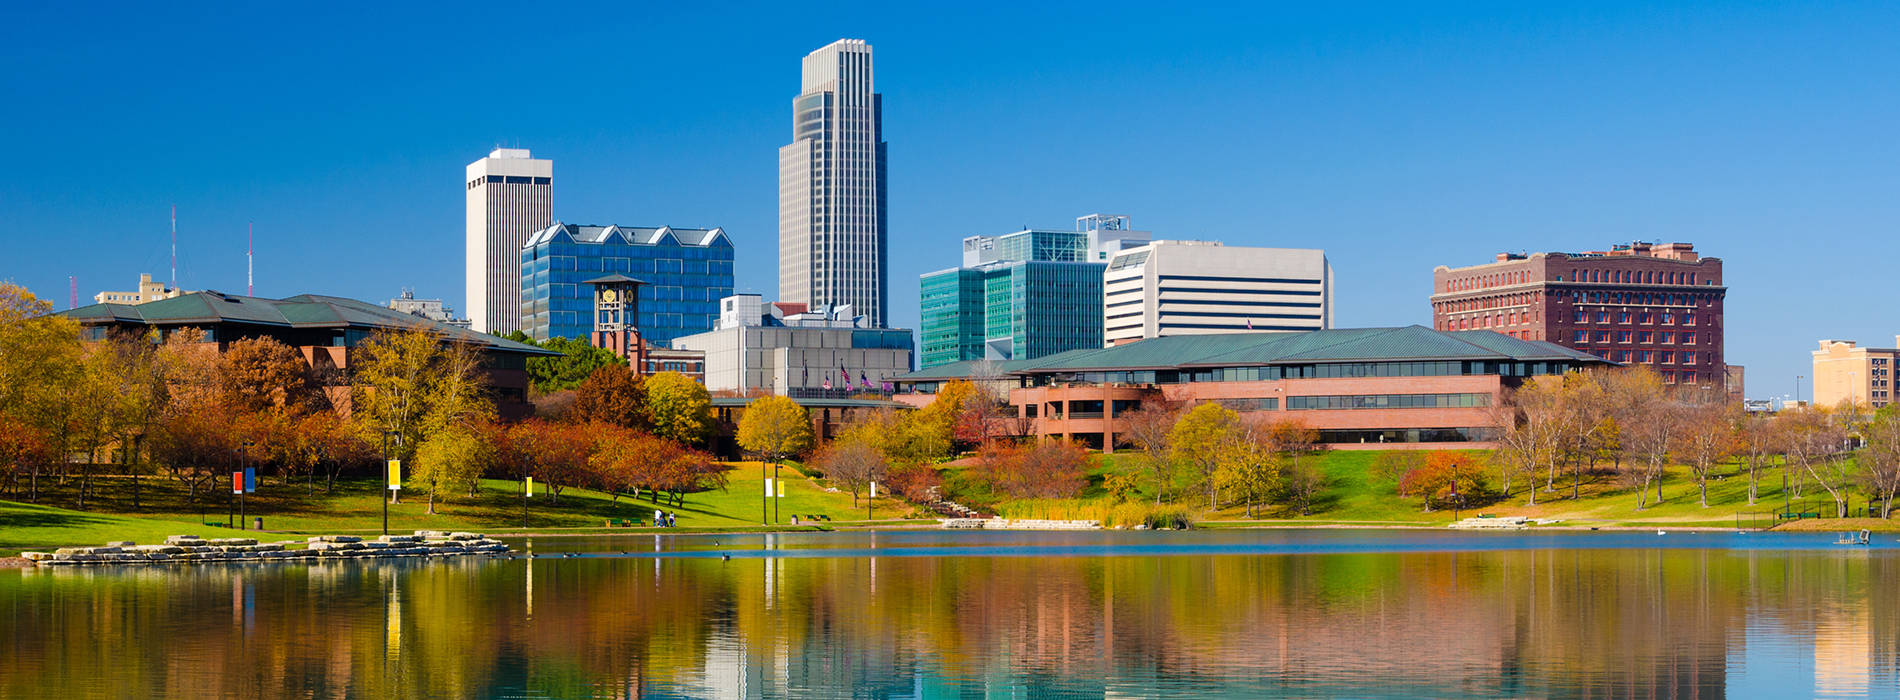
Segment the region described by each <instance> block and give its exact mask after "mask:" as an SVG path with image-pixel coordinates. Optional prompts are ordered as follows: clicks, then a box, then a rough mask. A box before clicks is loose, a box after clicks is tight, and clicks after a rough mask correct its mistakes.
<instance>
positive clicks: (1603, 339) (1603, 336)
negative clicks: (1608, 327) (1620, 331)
mask: <svg viewBox="0 0 1900 700" xmlns="http://www.w3.org/2000/svg"><path fill="white" fill-rule="evenodd" d="M1597 342H1599V343H1607V342H1610V332H1609V331H1597Z"/></svg>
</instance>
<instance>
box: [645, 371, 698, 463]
mask: <svg viewBox="0 0 1900 700" xmlns="http://www.w3.org/2000/svg"><path fill="white" fill-rule="evenodd" d="M646 391H647V396H646V406H647V417H648V418H649V419H650V420H652V421H653V434H654V435H658V436H660V437H663V438H666V439H668V440H674V441H677V442H679V443H681V444H685V445H697V444H700V443H701V442H704V441H705V439H706V435H707V433H708V431H710V430H711V429H712V396H711V395H710V394H708V393H706V387H704V386H702V385H700V383H699V382H697V381H694V380H693V378H692V377H688V376H686V375H684V374H680V373H679V372H661V373H659V374H655V375H653V376H650V377H647V378H646Z"/></svg>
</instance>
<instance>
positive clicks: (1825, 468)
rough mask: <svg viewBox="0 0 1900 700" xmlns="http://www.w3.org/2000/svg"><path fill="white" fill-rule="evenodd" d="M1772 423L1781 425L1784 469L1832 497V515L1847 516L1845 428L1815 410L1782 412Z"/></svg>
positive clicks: (1825, 413) (1847, 470)
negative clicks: (1798, 473) (1796, 472)
mask: <svg viewBox="0 0 1900 700" xmlns="http://www.w3.org/2000/svg"><path fill="white" fill-rule="evenodd" d="M1775 420H1776V421H1777V422H1779V423H1780V424H1781V429H1782V435H1783V439H1784V440H1785V442H1784V443H1783V446H1784V449H1785V450H1787V458H1786V459H1787V462H1788V466H1789V467H1791V468H1797V469H1800V470H1801V471H1802V472H1803V473H1805V474H1806V475H1808V476H1809V477H1810V478H1813V479H1814V482H1815V483H1816V484H1819V485H1820V486H1821V488H1823V489H1826V490H1827V492H1828V495H1829V496H1832V497H1833V498H1834V506H1835V511H1836V512H1835V516H1836V517H1841V518H1845V517H1847V486H1848V485H1849V484H1848V482H1849V481H1850V480H1851V477H1852V470H1851V465H1850V463H1849V460H1846V459H1843V458H1842V457H1843V453H1844V452H1845V451H1846V445H1847V429H1846V428H1845V427H1843V426H1842V423H1841V422H1840V421H1838V420H1836V417H1835V416H1832V415H1829V413H1828V411H1827V410H1825V409H1821V408H1816V407H1806V406H1804V407H1801V408H1796V409H1793V410H1788V411H1782V412H1781V413H1780V414H1779V415H1777V416H1775Z"/></svg>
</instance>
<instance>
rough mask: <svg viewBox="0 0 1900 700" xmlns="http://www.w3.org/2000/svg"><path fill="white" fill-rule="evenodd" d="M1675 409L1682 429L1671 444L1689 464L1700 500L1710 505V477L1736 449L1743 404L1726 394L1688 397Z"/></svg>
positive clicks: (1678, 457)
mask: <svg viewBox="0 0 1900 700" xmlns="http://www.w3.org/2000/svg"><path fill="white" fill-rule="evenodd" d="M1675 411H1676V414H1677V421H1676V425H1677V426H1679V432H1678V434H1677V436H1676V438H1675V439H1674V440H1673V441H1671V445H1670V447H1671V450H1672V452H1673V454H1674V456H1675V458H1676V461H1678V462H1681V463H1683V464H1687V465H1689V472H1690V473H1691V474H1692V475H1694V476H1695V481H1696V489H1697V490H1698V492H1699V496H1700V499H1701V500H1700V503H1701V504H1702V507H1704V508H1707V507H1709V478H1710V477H1711V476H1714V474H1715V469H1716V467H1717V466H1718V465H1720V464H1721V463H1722V461H1723V460H1726V459H1728V458H1729V457H1730V456H1732V455H1734V454H1735V452H1736V448H1737V442H1738V439H1737V435H1736V434H1735V423H1736V417H1737V416H1738V415H1739V414H1740V413H1741V406H1739V405H1737V404H1734V403H1730V402H1729V401H1727V400H1726V398H1725V397H1721V396H1712V395H1703V396H1692V397H1688V398H1687V400H1686V401H1684V402H1682V403H1678V404H1677V405H1676V408H1675Z"/></svg>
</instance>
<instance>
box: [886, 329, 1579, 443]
mask: <svg viewBox="0 0 1900 700" xmlns="http://www.w3.org/2000/svg"><path fill="white" fill-rule="evenodd" d="M1615 364H1616V363H1613V362H1608V361H1606V360H1603V359H1602V358H1599V357H1596V356H1594V355H1591V354H1589V353H1584V352H1578V351H1576V350H1571V349H1569V348H1566V347H1563V346H1560V345H1556V344H1554V343H1547V342H1541V341H1530V340H1520V339H1517V338H1512V337H1509V336H1505V335H1501V334H1498V333H1493V332H1491V331H1460V332H1447V331H1435V330H1432V329H1430V328H1425V327H1423V326H1405V327H1401V328H1353V329H1330V330H1319V331H1307V332H1292V333H1219V334H1208V335H1179V336H1163V337H1159V338H1150V339H1147V340H1142V341H1139V342H1134V343H1128V344H1124V345H1117V346H1114V347H1109V348H1091V349H1078V350H1071V351H1067V352H1062V353H1057V354H1053V355H1048V356H1044V357H1040V358H1033V359H1025V360H1010V361H1002V362H996V361H982V360H969V361H961V362H955V363H950V364H945V365H940V366H936V367H928V368H924V369H921V370H918V371H916V372H911V373H909V374H905V375H902V376H899V377H897V378H896V379H895V380H894V383H895V384H896V385H897V386H898V389H899V391H900V398H903V397H904V395H906V394H907V395H909V396H908V398H909V399H910V402H911V403H913V404H923V403H927V402H928V397H927V396H926V395H928V394H932V393H935V391H936V390H937V389H938V388H939V387H940V386H941V385H942V384H943V383H945V382H948V381H951V380H956V379H973V380H983V381H989V382H996V383H999V384H1001V385H1002V387H1001V388H1004V389H1007V390H1008V392H1009V396H1010V403H1011V404H1012V405H1013V406H1014V408H1015V411H1016V415H1017V416H1019V417H1022V418H1028V419H1033V422H1034V423H1035V426H1036V428H1035V430H1036V434H1038V435H1041V436H1044V437H1061V438H1069V439H1073V440H1076V441H1079V442H1082V443H1084V444H1088V445H1090V446H1093V447H1098V448H1102V449H1109V450H1112V449H1113V448H1114V447H1115V444H1116V442H1117V440H1118V439H1119V438H1118V436H1119V434H1120V433H1121V431H1122V430H1123V428H1124V427H1125V426H1124V425H1123V423H1122V422H1121V421H1122V420H1123V419H1124V417H1125V416H1126V415H1127V414H1128V413H1129V412H1130V411H1134V410H1138V409H1140V408H1142V407H1169V408H1179V407H1185V406H1191V405H1194V404H1198V403H1204V402H1209V401H1212V402H1218V403H1221V404H1223V405H1226V406H1228V407H1230V408H1232V409H1234V410H1236V411H1239V412H1241V413H1243V414H1249V415H1252V416H1254V417H1255V418H1256V419H1260V420H1270V421H1283V420H1298V421H1302V422H1304V423H1306V424H1307V425H1308V426H1310V427H1311V428H1313V429H1314V430H1315V431H1316V432H1317V433H1318V435H1319V437H1320V440H1321V441H1322V442H1324V443H1327V444H1331V445H1333V446H1335V447H1339V448H1347V449H1350V448H1373V447H1400V446H1404V447H1454V448H1469V447H1482V446H1486V445H1487V444H1488V443H1490V441H1491V440H1492V439H1493V438H1494V436H1495V428H1494V425H1495V424H1496V423H1497V421H1498V418H1497V416H1496V415H1495V412H1494V411H1493V410H1492V407H1493V406H1496V405H1498V403H1499V402H1500V400H1501V399H1502V397H1503V395H1504V392H1507V391H1509V390H1511V389H1513V388H1515V387H1517V386H1518V385H1520V384H1522V383H1523V382H1524V381H1525V380H1526V379H1527V378H1530V377H1535V376H1539V375H1552V374H1563V373H1566V372H1571V371H1575V370H1582V369H1590V368H1596V367H1610V366H1614V365H1615ZM1474 443H1476V444H1474Z"/></svg>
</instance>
